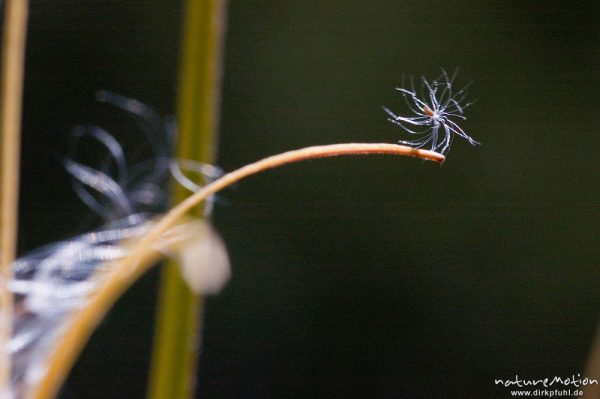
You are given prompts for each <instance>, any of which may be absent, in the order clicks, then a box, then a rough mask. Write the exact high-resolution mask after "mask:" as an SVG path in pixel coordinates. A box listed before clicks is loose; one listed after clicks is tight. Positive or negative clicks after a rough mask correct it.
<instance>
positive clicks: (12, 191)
mask: <svg viewBox="0 0 600 399" xmlns="http://www.w3.org/2000/svg"><path fill="white" fill-rule="evenodd" d="M4 21H5V22H4V29H3V43H2V83H1V89H0V90H1V93H2V94H1V97H2V98H1V100H0V101H1V103H2V104H1V106H0V120H1V122H0V123H1V126H0V130H1V135H2V138H1V143H2V144H1V150H0V162H1V164H0V165H1V166H0V169H1V176H0V182H1V184H0V395H5V394H6V392H7V391H8V389H9V384H10V373H11V361H10V353H8V350H7V348H8V342H9V340H10V336H11V333H12V307H13V303H12V295H11V293H10V291H9V290H8V287H7V282H8V281H10V279H11V278H12V270H11V265H12V263H13V260H14V258H15V253H16V246H17V224H18V200H19V152H20V136H21V100H22V97H23V65H24V58H25V36H26V31H27V0H7V1H6V3H5V9H4Z"/></svg>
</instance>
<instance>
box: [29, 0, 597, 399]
mask: <svg viewBox="0 0 600 399" xmlns="http://www.w3.org/2000/svg"><path fill="white" fill-rule="evenodd" d="M31 3H32V4H31V18H30V30H29V42H28V45H29V47H28V52H27V70H26V86H25V109H24V138H23V172H22V178H23V183H22V196H21V209H22V214H21V231H20V234H19V242H20V252H21V253H23V252H24V251H27V250H30V249H32V248H34V247H36V246H39V245H41V244H44V243H47V242H49V241H54V240H57V239H62V238H66V237H68V236H70V235H73V234H76V233H80V232H82V231H83V230H84V229H85V228H89V227H93V226H94V224H95V223H96V222H97V221H96V220H95V219H94V218H93V217H92V216H91V215H90V211H88V210H87V209H86V208H85V207H84V206H83V205H82V204H80V203H79V201H78V199H77V198H76V196H75V195H74V194H73V193H72V189H71V187H70V182H69V179H68V177H67V176H66V174H65V172H64V171H63V170H62V169H61V166H60V163H59V160H60V159H61V157H63V156H64V155H65V154H66V148H67V143H68V138H69V134H70V130H71V128H72V127H73V126H74V125H76V124H80V123H90V122H94V123H99V124H102V125H103V126H105V127H107V128H108V129H110V130H111V131H112V132H113V133H114V134H115V135H116V136H117V137H118V138H119V139H120V140H121V141H122V142H123V143H124V144H125V146H127V148H128V149H131V148H133V147H134V146H135V143H136V142H138V141H139V137H141V136H140V133H139V132H138V131H136V130H135V125H134V124H133V123H132V122H131V120H130V119H128V118H127V116H126V115H123V113H121V112H119V111H115V110H114V109H111V108H109V107H106V106H102V105H98V104H96V103H95V102H94V93H95V92H96V91H97V90H99V89H110V90H114V91H116V92H119V93H121V94H124V95H128V96H131V97H135V98H137V99H139V100H141V101H144V102H147V103H149V104H152V105H153V106H155V107H156V108H157V110H159V112H161V113H162V114H164V115H168V114H171V113H173V111H174V102H175V87H176V68H177V61H178V60H177V57H178V51H179V49H178V40H179V35H180V21H181V9H180V7H181V5H180V4H179V2H170V1H157V0H153V1H130V2H121V1H108V0H106V1H68V0H52V1H49V0H43V1H42V0H39V1H38V0H32V1H31ZM599 11H600V5H598V4H597V2H594V1H587V2H585V1H584V2H577V1H522V2H517V1H512V2H511V1H366V0H365V1H317V0H315V1H272V2H268V1H240V0H235V1H232V2H231V3H230V11H229V22H228V24H229V30H228V35H227V48H226V58H225V71H224V91H223V108H222V111H223V113H222V123H221V137H220V144H219V165H220V166H222V167H223V168H224V169H226V170H233V169H235V168H237V167H239V166H241V165H243V164H245V163H248V162H251V161H254V160H256V159H259V158H261V157H263V156H266V155H270V154H274V153H277V152H281V151H285V150H289V149H294V148H299V147H303V146H308V145H314V144H324V143H335V142H349V141H369V142H377V141H384V142H395V141H396V140H398V139H401V138H406V135H405V134H403V132H402V131H401V130H400V129H399V128H397V127H395V126H393V125H392V124H390V123H388V122H387V121H386V115H385V113H384V112H383V111H382V109H381V107H382V105H387V106H389V107H391V108H392V109H397V110H400V109H401V106H402V101H401V97H400V96H399V95H398V93H397V92H396V91H395V90H394V87H395V86H397V85H398V84H400V82H401V80H402V75H403V74H414V75H421V74H425V75H426V76H428V77H435V76H437V75H438V74H439V73H440V68H441V67H445V68H448V69H449V70H453V69H454V68H455V67H456V66H460V68H461V70H460V74H459V77H458V79H457V81H458V82H457V83H458V84H459V85H461V84H466V83H468V82H469V81H471V80H472V81H474V84H473V86H472V89H471V93H472V98H476V99H477V103H476V105H474V106H473V107H472V108H470V109H469V110H468V113H467V116H468V120H467V121H466V122H465V123H464V124H463V127H464V129H465V130H466V131H467V132H468V133H469V134H470V135H471V136H472V137H473V138H475V139H476V140H479V141H481V142H482V143H483V144H482V146H481V147H477V148H475V147H471V146H470V145H468V143H466V142H465V141H463V140H456V141H455V143H454V146H453V148H452V150H451V151H450V153H449V157H448V160H447V162H446V164H445V165H443V166H442V167H439V166H437V165H435V164H431V163H424V162H421V161H417V160H414V159H398V158H391V157H369V158H355V159H349V158H344V159H330V160H320V161H312V162H309V163H305V164H300V165H293V166H288V167H285V168H283V169H280V170H277V171H272V172H268V173H266V174H264V175H261V176H257V177H253V178H251V179H249V180H247V181H244V182H242V183H240V184H239V185H238V186H237V187H236V188H235V189H232V190H228V191H226V192H224V193H223V194H222V195H221V198H222V199H223V201H222V204H221V205H220V206H218V208H217V209H216V212H215V223H216V225H217V227H218V228H219V230H220V231H221V233H222V235H223V237H224V239H225V241H226V243H227V245H228V248H229V251H230V255H231V260H232V264H233V270H234V276H233V280H232V281H231V283H230V284H229V285H228V287H227V288H226V289H225V291H224V292H223V293H222V294H221V295H220V296H219V297H216V298H212V299H209V301H208V306H207V309H206V314H205V330H204V340H203V341H204V343H203V353H202V356H201V358H200V370H199V384H200V385H199V394H198V397H203V398H221V397H236V398H252V397H265V398H266V397H328V398H329V397H400V398H432V397H446V398H448V397H457V398H458V397H460V398H471V397H472V398H481V397H487V398H503V397H507V390H506V389H505V388H499V387H496V386H494V384H493V380H494V378H511V377H514V375H515V374H519V376H523V377H525V378H541V377H552V376H555V375H571V374H573V373H575V374H576V373H578V372H582V368H583V365H584V362H585V358H586V354H587V351H588V348H589V345H590V342H591V339H592V337H593V336H594V332H595V328H596V325H597V321H598V309H599V308H600V290H599V289H598V287H599V284H598V283H599V276H600V272H599V269H598V267H599V265H598V261H599V259H600V249H599V247H598V237H597V231H598V222H599V219H600V218H599V205H600V188H599V186H598V154H599V153H600V139H599V134H598V133H599V130H598V126H599V124H600V118H599V115H600V113H599V110H598V104H599V103H600V75H599V73H598V72H599V67H600V65H599V63H600V53H599V51H600V43H599V42H600V40H599V39H600V38H599V33H600V28H598V26H599V25H598V21H599V18H598V17H599V16H600V15H599V14H600V13H599ZM156 277H157V274H156V272H153V273H151V274H150V275H149V276H148V277H146V278H144V279H143V280H142V281H141V282H140V283H139V284H138V285H136V287H134V289H133V290H132V291H131V292H130V293H129V294H128V295H127V296H126V297H125V298H124V299H123V300H122V301H121V302H120V303H119V305H118V306H117V307H116V308H115V309H114V310H113V311H112V312H111V314H110V315H109V317H108V319H107V320H106V321H105V322H104V323H103V324H102V325H101V327H100V328H99V330H98V332H97V333H96V334H95V336H94V337H93V339H92V340H91V342H90V344H89V346H88V348H87V349H86V352H85V353H84V355H83V357H82V359H81V361H80V363H79V364H78V365H77V367H76V368H75V370H74V372H73V373H72V377H71V379H70V380H69V381H68V383H67V385H66V387H65V389H64V390H63V394H62V396H61V397H62V398H117V397H127V398H142V397H144V389H145V383H146V378H147V366H148V364H147V363H148V358H149V354H148V352H149V347H150V339H151V338H150V337H151V334H152V314H153V311H154V310H153V306H154V301H155V299H154V297H155V292H156V285H155V284H156Z"/></svg>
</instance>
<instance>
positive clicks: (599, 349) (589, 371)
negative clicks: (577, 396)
mask: <svg viewBox="0 0 600 399" xmlns="http://www.w3.org/2000/svg"><path fill="white" fill-rule="evenodd" d="M583 377H584V378H589V379H595V380H600V325H598V330H597V331H596V336H595V337H594V341H593V342H592V346H591V349H590V354H589V358H588V361H587V365H586V367H585V373H584V375H583ZM582 390H583V395H582V396H581V397H582V398H585V399H598V398H600V385H599V384H589V385H585V386H584V387H582Z"/></svg>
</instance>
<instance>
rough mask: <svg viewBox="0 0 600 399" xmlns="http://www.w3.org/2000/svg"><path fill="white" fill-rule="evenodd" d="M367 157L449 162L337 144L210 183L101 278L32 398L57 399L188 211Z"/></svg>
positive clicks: (415, 152) (407, 151) (381, 147)
mask: <svg viewBox="0 0 600 399" xmlns="http://www.w3.org/2000/svg"><path fill="white" fill-rule="evenodd" d="M366 154H391V155H403V156H409V157H416V158H421V159H424V160H430V161H435V162H438V163H442V162H443V161H444V159H445V158H444V156H443V155H441V154H438V153H435V152H432V151H426V150H419V149H415V148H412V147H407V146H401V145H395V144H361V143H351V144H333V145H324V146H316V147H307V148H303V149H300V150H295V151H289V152H285V153H282V154H278V155H273V156H270V157H267V158H265V159H262V160H260V161H257V162H255V163H252V164H249V165H246V166H244V167H242V168H240V169H237V170H235V171H233V172H231V173H228V174H226V175H225V176H223V177H221V178H220V179H218V180H215V181H214V182H212V183H210V184H208V185H207V186H205V187H204V188H203V189H202V190H200V191H198V192H196V193H195V194H193V195H191V196H190V197H188V198H187V199H186V200H184V201H183V202H181V203H180V204H179V205H177V206H176V207H174V208H173V209H171V211H169V212H168V213H167V214H166V215H165V216H163V217H162V219H160V221H159V222H157V223H156V225H155V226H154V227H153V228H152V229H151V230H150V231H149V232H148V234H146V235H145V236H144V237H143V238H141V239H140V240H139V241H138V242H137V243H135V244H134V245H133V246H132V248H131V251H130V255H128V256H126V257H124V258H122V259H121V260H119V261H117V262H116V264H114V265H112V267H110V268H107V269H109V270H112V272H107V273H106V274H104V275H102V274H101V275H100V276H97V277H98V278H101V279H103V280H104V281H103V282H102V283H101V285H100V287H99V288H98V290H97V291H96V292H95V293H94V294H92V296H91V298H90V299H89V301H88V303H87V305H86V306H85V307H83V308H82V309H81V310H80V311H79V312H77V313H76V314H74V315H73V316H72V318H71V320H70V321H69V322H68V328H67V330H66V332H65V334H64V335H63V336H62V337H61V339H60V341H59V342H57V343H56V346H55V348H54V351H53V353H52V355H51V358H50V359H49V362H48V365H47V372H46V374H45V375H44V377H43V380H42V381H41V382H40V383H39V384H38V386H37V387H36V389H35V392H33V394H32V395H31V396H30V397H31V398H34V399H48V398H53V397H55V395H56V393H57V392H58V390H59V388H60V386H61V384H62V383H63V381H64V379H65V378H66V376H67V373H68V371H69V370H70V368H71V367H72V365H73V363H74V362H75V359H76V358H77V355H78V354H79V353H80V351H81V349H82V348H83V346H84V344H85V343H86V342H87V340H88V339H89V336H90V335H91V333H92V332H93V330H94V329H95V327H96V326H97V325H98V323H99V322H100V320H101V319H102V318H103V316H104V315H105V314H106V312H107V311H108V309H109V308H110V307H111V306H112V305H113V304H114V302H115V301H116V300H117V299H118V298H119V297H120V296H121V295H122V294H123V292H125V291H126V290H127V289H128V288H129V287H130V286H131V285H132V284H133V283H134V282H135V281H136V280H137V279H138V278H139V277H140V276H141V275H142V274H144V272H146V271H147V270H148V269H149V268H150V267H151V266H152V265H153V264H154V263H155V262H156V261H157V260H158V258H159V257H160V254H159V253H158V252H157V251H156V250H155V248H157V243H158V242H159V241H160V240H161V237H162V236H163V235H164V233H165V232H167V231H168V230H169V229H170V228H172V227H173V226H175V225H176V223H177V222H178V221H179V220H180V219H181V218H182V217H183V216H185V214H186V213H188V212H189V211H190V210H191V209H192V208H194V207H195V206H197V205H198V204H200V203H201V202H202V201H204V200H205V199H206V198H207V197H209V196H210V195H212V194H215V193H216V192H218V191H220V190H222V189H224V188H226V187H228V186H230V185H231V184H233V183H235V182H237V181H239V180H241V179H243V178H245V177H248V176H250V175H253V174H257V173H260V172H263V171H265V170H268V169H272V168H276V167H279V166H282V165H285V164H288V163H293V162H300V161H304V160H308V159H314V158H324V157H333V156H340V155H366ZM182 361H183V359H182Z"/></svg>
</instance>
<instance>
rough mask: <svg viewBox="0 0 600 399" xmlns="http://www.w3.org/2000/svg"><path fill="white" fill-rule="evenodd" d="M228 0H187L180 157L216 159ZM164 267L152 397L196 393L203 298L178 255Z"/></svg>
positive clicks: (179, 192) (176, 194) (181, 192)
mask: <svg viewBox="0 0 600 399" xmlns="http://www.w3.org/2000/svg"><path fill="white" fill-rule="evenodd" d="M226 3H227V2H226V1H225V0H186V1H185V8H184V15H185V21H184V24H183V32H182V45H181V47H182V52H181V65H180V75H179V87H178V104H177V123H178V137H177V148H176V157H177V158H181V159H194V160H197V161H200V162H204V163H208V164H214V163H215V156H216V143H217V132H218V119H219V118H218V114H219V105H220V83H221V71H222V67H221V63H222V52H223V42H224V36H225V14H226V5H227V4H226ZM172 191H173V194H172V198H173V200H174V203H178V202H180V201H182V200H183V199H184V198H185V197H186V196H187V195H188V192H186V191H185V189H184V188H183V187H181V186H179V185H176V186H174V187H173V190H172ZM198 216H201V212H198ZM161 272H162V273H161V281H160V288H159V295H158V307H157V315H156V332H155V335H154V345H153V350H152V362H151V367H150V380H149V392H148V397H149V398H152V399H162V398H181V399H185V398H192V397H193V396H194V388H195V382H196V365H197V361H198V356H197V354H198V347H199V345H200V331H201V326H200V323H201V320H202V318H201V317H200V315H201V312H202V304H203V298H202V297H201V296H199V295H196V294H194V293H193V292H192V291H191V290H190V289H189V287H188V286H187V284H186V283H185V282H184V281H183V279H182V278H181V274H180V272H179V266H178V265H177V264H176V262H175V261H174V260H170V261H169V262H167V264H166V265H165V267H164V268H163V269H162V271H161ZM183 337H185V338H183Z"/></svg>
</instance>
